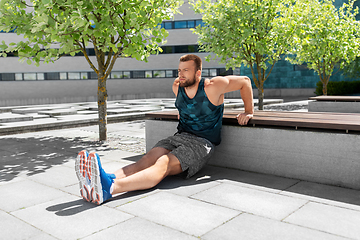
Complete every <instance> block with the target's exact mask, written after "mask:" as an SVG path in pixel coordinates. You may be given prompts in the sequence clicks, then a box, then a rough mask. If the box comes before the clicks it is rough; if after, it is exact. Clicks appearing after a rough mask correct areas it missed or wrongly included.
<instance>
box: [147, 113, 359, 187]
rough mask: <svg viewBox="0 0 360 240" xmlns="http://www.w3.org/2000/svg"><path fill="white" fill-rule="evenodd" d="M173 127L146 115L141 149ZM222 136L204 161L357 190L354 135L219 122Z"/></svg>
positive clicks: (169, 123) (356, 161)
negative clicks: (144, 141)
mask: <svg viewBox="0 0 360 240" xmlns="http://www.w3.org/2000/svg"><path fill="white" fill-rule="evenodd" d="M176 126H177V122H175V121H158V120H147V121H146V128H145V129H146V149H147V151H148V150H150V149H151V147H152V146H153V145H154V144H155V143H156V142H157V141H158V140H160V139H162V138H164V137H167V136H170V135H173V134H174V132H176ZM222 136H223V137H222V139H223V140H222V143H221V144H220V145H219V146H217V147H216V149H215V153H214V156H213V157H212V158H211V159H210V161H209V164H212V165H216V166H222V167H229V168H235V169H241V170H247V171H253V172H259V173H266V174H273V175H278V176H283V177H289V178H295V179H301V180H305V181H312V182H318V183H323V184H331V185H337V186H342V187H348V188H354V189H360V174H359V169H360V159H359V156H360V148H358V143H359V141H360V135H357V134H345V133H328V132H315V131H299V130H284V129H272V128H261V127H240V126H223V131H222Z"/></svg>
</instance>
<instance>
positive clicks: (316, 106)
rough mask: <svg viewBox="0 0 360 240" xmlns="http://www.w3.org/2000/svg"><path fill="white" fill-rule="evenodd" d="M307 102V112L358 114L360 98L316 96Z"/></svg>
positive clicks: (359, 111)
mask: <svg viewBox="0 0 360 240" xmlns="http://www.w3.org/2000/svg"><path fill="white" fill-rule="evenodd" d="M309 100H312V101H310V102H309V109H308V110H309V112H341V113H360V96H317V97H310V98H309Z"/></svg>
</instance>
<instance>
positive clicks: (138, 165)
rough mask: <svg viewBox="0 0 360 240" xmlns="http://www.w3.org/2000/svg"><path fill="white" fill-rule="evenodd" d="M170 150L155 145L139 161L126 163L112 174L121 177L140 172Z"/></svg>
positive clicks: (117, 177)
mask: <svg viewBox="0 0 360 240" xmlns="http://www.w3.org/2000/svg"><path fill="white" fill-rule="evenodd" d="M169 152H170V150H167V149H165V148H162V147H155V148H153V149H151V150H150V151H149V152H147V153H146V154H145V155H144V156H143V157H142V158H141V159H140V160H139V161H137V162H135V163H132V164H130V165H127V166H125V167H123V168H121V169H119V170H117V171H116V172H115V173H114V174H115V176H116V179H121V178H125V177H128V176H130V175H132V174H134V173H137V172H140V171H142V170H144V169H146V168H148V167H150V166H152V165H154V164H155V162H156V161H157V160H158V159H159V158H160V157H161V156H163V155H167V154H168V153H169Z"/></svg>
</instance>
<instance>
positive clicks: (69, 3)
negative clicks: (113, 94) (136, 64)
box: [0, 0, 182, 141]
mask: <svg viewBox="0 0 360 240" xmlns="http://www.w3.org/2000/svg"><path fill="white" fill-rule="evenodd" d="M181 4H182V1H179V0H162V1H158V0H124V1H121V0H106V1H105V0H89V1H84V0H1V2H0V30H4V31H10V30H11V29H12V28H13V27H16V32H17V34H23V36H24V39H25V40H24V41H20V42H17V43H10V44H9V45H7V44H5V42H4V41H3V42H2V44H1V45H0V51H1V49H2V50H3V52H2V55H3V56H6V53H7V52H12V51H16V52H18V54H19V57H20V59H21V60H22V61H24V60H27V62H28V63H29V64H31V63H32V62H35V65H39V63H40V61H44V62H46V63H48V62H53V61H54V60H57V59H58V58H60V57H61V56H64V55H66V54H70V55H72V56H74V55H75V53H77V52H82V53H83V54H84V56H85V58H86V60H87V62H88V63H89V65H90V67H91V68H92V69H93V70H94V71H95V72H96V73H97V75H98V91H97V95H98V112H99V140H100V141H102V140H106V139H107V126H106V125H107V114H106V111H107V102H106V101H107V88H106V80H107V78H108V76H109V74H110V72H111V70H112V69H113V66H114V64H115V61H116V59H117V58H119V57H132V58H136V59H137V60H141V61H147V57H148V56H149V54H150V53H156V52H157V51H161V48H160V47H159V44H161V43H162V42H163V40H164V38H166V37H167V35H168V32H167V31H166V30H165V29H161V28H160V24H161V22H162V21H163V20H164V19H171V17H172V16H173V15H174V14H175V13H177V12H178V8H179V6H180V5H181ZM54 46H55V47H54ZM88 46H92V47H93V48H94V49H95V54H96V62H95V61H94V62H93V61H92V60H91V59H90V58H89V56H88V54H87V53H86V48H87V47H88Z"/></svg>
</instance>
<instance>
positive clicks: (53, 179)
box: [29, 165, 78, 188]
mask: <svg viewBox="0 0 360 240" xmlns="http://www.w3.org/2000/svg"><path fill="white" fill-rule="evenodd" d="M74 169H75V165H74V168H73V169H71V168H68V167H63V166H56V167H52V168H50V169H47V170H45V171H44V172H42V173H38V174H34V175H32V176H30V177H29V179H31V180H32V181H36V182H38V183H41V184H43V185H46V186H49V187H52V188H61V187H65V186H69V185H73V184H75V183H77V182H78V179H77V177H76V173H75V170H74Z"/></svg>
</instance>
